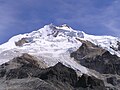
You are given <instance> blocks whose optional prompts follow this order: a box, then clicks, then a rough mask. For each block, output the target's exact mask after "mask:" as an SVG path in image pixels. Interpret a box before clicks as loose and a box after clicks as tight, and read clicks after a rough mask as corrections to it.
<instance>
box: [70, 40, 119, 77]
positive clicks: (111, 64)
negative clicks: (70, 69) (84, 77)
mask: <svg viewBox="0 0 120 90" xmlns="http://www.w3.org/2000/svg"><path fill="white" fill-rule="evenodd" d="M71 57H74V58H75V59H76V60H77V61H78V62H79V63H80V64H81V65H83V66H85V67H87V68H90V69H93V70H96V71H98V72H100V73H102V74H118V75H120V58H119V57H118V56H116V55H112V54H110V53H109V52H108V51H106V50H104V49H102V48H101V47H98V46H95V45H91V47H90V42H89V43H88V41H86V42H85V43H84V42H83V44H82V46H81V47H80V48H79V49H78V50H77V51H75V52H73V53H71Z"/></svg>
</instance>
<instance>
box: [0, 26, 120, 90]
mask: <svg viewBox="0 0 120 90" xmlns="http://www.w3.org/2000/svg"><path fill="white" fill-rule="evenodd" d="M119 59H120V39H119V38H117V37H113V36H95V35H89V34H86V33H84V32H83V31H80V30H74V29H72V28H71V27H70V26H68V25H66V24H64V25H60V26H55V25H53V24H49V25H45V26H44V27H43V28H41V29H39V30H37V31H33V32H30V33H26V34H19V35H16V36H13V37H12V38H11V39H9V40H8V42H6V43H4V44H2V45H0V64H1V65H4V63H7V64H9V65H8V66H5V67H6V69H8V68H12V69H13V67H15V68H16V67H17V68H19V69H20V67H21V65H24V64H25V65H28V64H29V63H30V65H32V66H34V67H37V68H38V66H40V67H39V68H51V67H54V66H55V65H59V64H60V66H58V67H60V68H61V64H62V65H64V66H65V67H69V68H72V69H73V70H74V71H75V72H76V74H77V76H78V77H79V76H82V75H87V76H93V77H95V78H98V79H101V78H102V75H103V74H118V75H119V73H120V72H119V65H118V63H119V62H120V61H119ZM11 60H12V61H11ZM21 60H22V61H21ZM24 60H25V61H24ZM114 60H115V61H114ZM20 62H21V63H23V64H21V63H20ZM26 63H27V64H26ZM31 63H32V64H31ZM58 63H59V64H58ZM99 64H100V65H99ZM64 66H63V67H64ZM98 66H99V68H98ZM109 66H110V67H109ZM111 66H112V67H111ZM21 68H22V67H21ZM27 68H29V67H28V66H27ZM108 68H109V69H108ZM22 69H23V68H22ZM34 69H35V68H34ZM1 70H2V69H1ZM10 70H11V69H10ZM50 70H51V69H50ZM8 71H9V70H8ZM38 71H39V70H38ZM48 71H49V69H48V70H47V71H43V72H44V74H45V73H46V72H48ZM53 71H54V70H53ZM58 71H59V70H58ZM25 75H26V74H25ZM40 75H42V74H40ZM55 75H56V74H55ZM33 76H34V75H33ZM113 76H114V75H113ZM16 77H17V76H16ZM83 77H84V78H86V76H83ZM103 77H104V78H102V80H103V79H105V80H106V76H103ZM40 79H42V78H40ZM47 79H48V78H47ZM95 80H96V79H95ZM105 80H103V81H105ZM75 82H76V83H77V80H76V81H75ZM52 83H53V82H52ZM95 83H96V82H95ZM105 83H108V82H106V81H105ZM110 83H111V82H110ZM77 85H79V84H77ZM116 85H118V84H116ZM103 86H104V85H103ZM108 86H109V85H108ZM113 87H114V85H113ZM95 88H96V87H95ZM97 88H98V87H97ZM70 90H72V89H70ZM94 90H95V89H94ZM96 90H97V89H96ZM99 90H100V89H99ZM102 90H103V89H102Z"/></svg>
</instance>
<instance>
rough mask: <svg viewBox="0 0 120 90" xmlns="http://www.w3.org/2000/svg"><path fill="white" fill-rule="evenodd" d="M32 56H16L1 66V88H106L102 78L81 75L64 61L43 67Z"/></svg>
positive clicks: (86, 89) (46, 89) (91, 89)
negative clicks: (64, 63)
mask: <svg viewBox="0 0 120 90" xmlns="http://www.w3.org/2000/svg"><path fill="white" fill-rule="evenodd" d="M26 57H27V58H26ZM30 57H32V56H30V55H29V59H28V55H26V56H25V55H23V56H21V57H16V58H14V59H13V60H11V61H9V62H7V63H5V64H2V65H1V66H0V80H1V81H0V90H6V89H8V90H105V85H104V83H103V81H102V80H100V79H97V78H95V77H93V76H88V75H85V74H83V75H82V76H81V77H79V76H77V74H76V72H75V71H74V70H73V69H71V68H68V67H66V66H64V65H63V64H62V63H58V64H56V65H55V66H53V67H50V68H46V69H43V68H41V67H40V66H39V65H40V64H38V63H37V61H36V60H34V59H33V58H30ZM13 67H14V68H13Z"/></svg>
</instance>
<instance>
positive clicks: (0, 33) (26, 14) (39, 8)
mask: <svg viewBox="0 0 120 90" xmlns="http://www.w3.org/2000/svg"><path fill="white" fill-rule="evenodd" d="M50 23H53V24H55V25H61V24H64V23H66V24H68V25H69V26H71V27H72V28H74V29H77V30H82V31H84V32H86V33H88V34H94V35H113V36H118V37H120V0H0V44H2V43H4V42H6V41H7V40H8V39H9V38H10V37H12V36H13V35H16V34H20V33H26V32H31V31H33V30H37V29H39V28H41V27H43V26H44V25H45V24H50Z"/></svg>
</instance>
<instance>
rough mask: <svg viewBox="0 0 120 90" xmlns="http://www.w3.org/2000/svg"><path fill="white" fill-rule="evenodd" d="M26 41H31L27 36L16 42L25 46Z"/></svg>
mask: <svg viewBox="0 0 120 90" xmlns="http://www.w3.org/2000/svg"><path fill="white" fill-rule="evenodd" d="M25 43H29V41H28V40H27V38H22V39H21V40H19V41H17V42H15V45H16V46H23V44H25Z"/></svg>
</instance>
